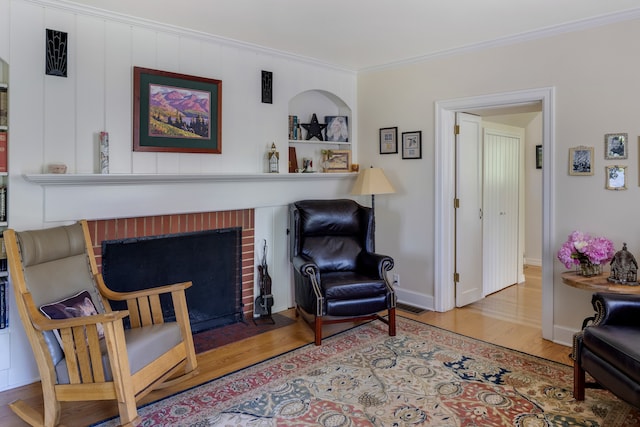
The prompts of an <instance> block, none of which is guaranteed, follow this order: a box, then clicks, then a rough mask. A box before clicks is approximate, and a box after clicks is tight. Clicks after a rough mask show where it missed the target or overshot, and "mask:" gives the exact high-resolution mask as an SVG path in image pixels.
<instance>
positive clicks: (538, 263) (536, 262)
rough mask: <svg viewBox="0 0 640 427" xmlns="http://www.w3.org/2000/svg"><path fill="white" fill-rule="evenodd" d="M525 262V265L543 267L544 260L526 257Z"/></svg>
mask: <svg viewBox="0 0 640 427" xmlns="http://www.w3.org/2000/svg"><path fill="white" fill-rule="evenodd" d="M524 264H525V265H532V266H534V267H542V260H541V259H537V258H525V259H524Z"/></svg>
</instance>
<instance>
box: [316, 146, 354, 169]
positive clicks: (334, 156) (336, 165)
mask: <svg viewBox="0 0 640 427" xmlns="http://www.w3.org/2000/svg"><path fill="white" fill-rule="evenodd" d="M323 169H324V171H325V172H329V173H331V172H351V150H329V151H327V158H326V160H325V161H324V163H323Z"/></svg>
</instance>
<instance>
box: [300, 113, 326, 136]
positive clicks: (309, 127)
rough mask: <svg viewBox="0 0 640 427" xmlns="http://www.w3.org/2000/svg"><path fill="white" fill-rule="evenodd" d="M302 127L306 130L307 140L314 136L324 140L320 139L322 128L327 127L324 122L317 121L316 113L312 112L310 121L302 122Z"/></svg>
mask: <svg viewBox="0 0 640 427" xmlns="http://www.w3.org/2000/svg"><path fill="white" fill-rule="evenodd" d="M302 127H303V128H305V129H306V131H307V141H308V140H310V139H311V138H313V137H314V136H315V137H316V138H318V140H320V141H324V140H323V139H322V130H323V129H324V128H326V127H327V125H326V124H322V123H318V118H317V117H316V113H313V116H312V117H311V123H302Z"/></svg>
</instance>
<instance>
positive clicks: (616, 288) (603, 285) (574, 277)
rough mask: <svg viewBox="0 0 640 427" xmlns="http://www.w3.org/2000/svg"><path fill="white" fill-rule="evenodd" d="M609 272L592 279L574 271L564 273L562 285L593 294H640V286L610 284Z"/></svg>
mask: <svg viewBox="0 0 640 427" xmlns="http://www.w3.org/2000/svg"><path fill="white" fill-rule="evenodd" d="M608 277H609V272H608V271H607V272H605V273H602V274H599V275H597V276H592V277H584V276H580V275H579V274H576V273H575V272H573V271H567V272H565V273H562V283H564V284H565V285H569V286H572V287H574V288H579V289H585V290H588V291H593V292H613V293H616V294H640V284H638V283H637V282H635V283H636V285H622V284H619V283H613V282H609V281H608V280H607V278H608Z"/></svg>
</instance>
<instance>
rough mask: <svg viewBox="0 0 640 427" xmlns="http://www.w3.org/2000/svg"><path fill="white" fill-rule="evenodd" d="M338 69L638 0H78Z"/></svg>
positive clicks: (468, 43)
mask: <svg viewBox="0 0 640 427" xmlns="http://www.w3.org/2000/svg"><path fill="white" fill-rule="evenodd" d="M58 3H67V4H73V3H79V4H83V5H86V6H89V7H91V8H98V9H104V10H107V11H110V12H114V13H117V14H125V15H130V16H134V17H137V18H142V19H146V20H149V21H153V22H157V23H163V24H169V25H172V26H176V27H181V28H187V29H191V30H194V31H198V32H202V33H207V34H212V35H216V36H220V37H223V38H229V39H233V40H237V41H242V42H245V43H249V44H253V45H258V46H262V47H266V48H270V49H274V50H277V51H282V52H287V53H291V54H295V55H299V56H303V57H306V58H310V59H313V60H316V61H320V62H323V63H327V64H331V65H333V66H337V67H340V68H344V69H348V70H354V71H362V70H366V69H372V68H376V67H381V66H385V65H389V64H393V63H398V62H404V61H409V60H413V59H420V58H424V57H429V56H433V55H439V54H443V53H447V52H451V51H455V50H458V49H468V48H474V47H480V46H484V45H491V44H495V43H508V42H509V41H515V40H522V39H527V38H533V37H541V36H544V35H545V34H556V33H559V32H564V31H570V30H574V29H580V28H585V27H589V26H595V25H599V24H602V23H611V22H617V21H620V20H625V19H631V18H639V17H640V7H639V6H638V0H517V1H516V0H483V1H479V0H323V1H314V0H178V1H175V0H172V1H168V0H73V1H72V2H58Z"/></svg>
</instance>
